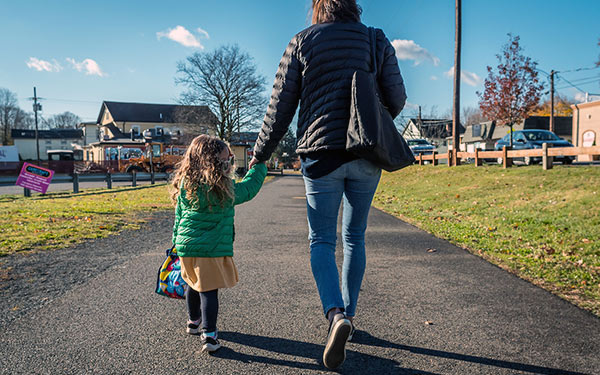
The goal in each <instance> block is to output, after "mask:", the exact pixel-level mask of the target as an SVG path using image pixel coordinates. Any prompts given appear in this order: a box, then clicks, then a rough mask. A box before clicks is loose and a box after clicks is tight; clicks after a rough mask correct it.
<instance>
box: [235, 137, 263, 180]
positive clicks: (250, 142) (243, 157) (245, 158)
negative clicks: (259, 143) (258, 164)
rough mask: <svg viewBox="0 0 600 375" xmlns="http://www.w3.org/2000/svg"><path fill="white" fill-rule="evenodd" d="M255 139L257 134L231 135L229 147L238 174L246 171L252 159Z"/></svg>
mask: <svg viewBox="0 0 600 375" xmlns="http://www.w3.org/2000/svg"><path fill="white" fill-rule="evenodd" d="M256 138H258V132H238V133H233V134H232V135H231V139H230V140H229V147H230V148H231V152H233V154H234V155H235V164H236V165H237V166H238V174H242V173H245V172H246V170H247V169H248V163H249V162H250V159H252V152H253V150H254V144H255V143H256Z"/></svg>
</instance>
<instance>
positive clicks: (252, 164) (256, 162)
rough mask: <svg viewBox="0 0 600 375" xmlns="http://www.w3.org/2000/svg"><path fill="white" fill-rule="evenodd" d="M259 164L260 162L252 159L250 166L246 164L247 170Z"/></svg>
mask: <svg viewBox="0 0 600 375" xmlns="http://www.w3.org/2000/svg"><path fill="white" fill-rule="evenodd" d="M259 163H260V162H259V161H258V159H256V158H255V157H252V160H250V164H248V169H251V168H252V167H253V166H254V165H256V164H259ZM263 163H264V162H263Z"/></svg>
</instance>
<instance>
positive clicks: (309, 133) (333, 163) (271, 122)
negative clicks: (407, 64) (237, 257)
mask: <svg viewBox="0 0 600 375" xmlns="http://www.w3.org/2000/svg"><path fill="white" fill-rule="evenodd" d="M360 14H361V9H360V7H359V6H358V5H357V4H356V0H313V3H312V23H313V25H312V26H310V27H308V28H307V29H305V30H303V31H301V32H299V33H298V34H296V36H294V38H292V40H291V42H290V43H289V45H288V47H287V49H286V50H285V53H284V55H283V57H282V59H281V62H280V64H279V69H278V71H277V75H276V78H275V83H274V85H273V92H272V95H271V101H270V104H269V107H268V110H267V113H266V115H265V118H264V122H263V125H262V129H261V131H260V133H259V136H258V138H257V141H256V146H255V148H254V157H253V159H252V161H251V162H250V166H252V165H254V164H255V163H258V162H262V161H265V160H267V159H269V157H270V155H271V153H272V152H273V150H274V149H275V148H276V147H277V145H278V143H279V141H280V140H281V138H282V137H283V136H284V135H285V133H286V131H287V129H288V126H289V124H290V122H291V121H292V118H293V117H294V114H295V112H296V108H297V106H298V103H299V104H300V110H299V114H298V131H297V134H296V136H297V150H296V151H297V152H298V154H299V155H300V158H301V168H302V174H303V176H304V183H305V187H306V200H307V214H308V225H309V233H310V235H309V239H310V250H311V258H310V262H311V267H312V272H313V276H314V278H315V282H316V284H317V289H318V291H319V296H320V298H321V302H322V304H323V312H324V313H325V316H326V317H327V319H328V320H329V323H330V325H329V333H328V337H327V343H326V346H325V351H324V352H323V363H324V364H325V366H326V367H328V368H336V367H338V366H340V365H341V364H342V363H343V361H344V359H345V345H346V341H347V340H348V339H351V335H352V333H353V332H354V326H353V324H352V321H353V318H354V316H355V313H356V311H355V310H356V302H357V300H358V294H359V290H360V286H361V283H362V279H363V274H364V271H365V264H366V259H365V230H366V228H367V216H368V214H369V208H370V206H371V201H372V199H373V195H374V193H375V190H376V188H377V184H378V182H379V177H380V175H381V170H380V169H379V168H377V167H376V166H374V165H373V164H371V163H370V162H368V161H366V160H364V159H358V158H357V157H356V156H354V155H352V154H350V153H348V152H347V151H346V150H345V145H346V131H347V128H348V122H349V118H350V94H351V83H352V75H353V73H354V72H355V71H357V70H363V71H367V72H368V71H371V47H372V46H371V45H370V40H369V30H368V28H367V27H366V26H365V25H363V24H362V23H361V22H360ZM375 53H376V64H377V72H378V73H377V81H378V83H379V88H380V91H381V95H380V97H381V100H382V102H383V104H384V105H385V106H386V107H387V108H388V110H389V112H390V114H391V115H392V117H396V116H397V115H398V114H399V113H400V111H401V110H402V108H403V107H404V103H405V101H406V94H405V89H404V83H403V80H402V76H401V74H400V70H399V68H398V62H397V60H396V57H395V51H394V48H393V47H392V45H391V44H390V42H389V40H388V39H387V38H386V37H385V35H384V33H383V31H381V30H379V29H376V50H375ZM342 199H343V201H344V205H343V220H342V238H343V243H344V262H343V266H342V283H341V284H342V285H341V289H340V282H339V275H338V270H337V267H336V263H335V245H336V232H337V215H338V210H339V206H340V202H341V201H342Z"/></svg>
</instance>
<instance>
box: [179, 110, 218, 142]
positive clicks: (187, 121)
mask: <svg viewBox="0 0 600 375" xmlns="http://www.w3.org/2000/svg"><path fill="white" fill-rule="evenodd" d="M173 122H176V123H178V124H181V127H182V130H183V135H181V136H178V137H179V138H178V140H177V141H178V143H180V144H188V143H190V142H191V141H192V139H193V138H194V137H196V136H197V135H200V134H208V133H209V132H210V130H211V129H212V130H213V131H216V130H217V124H218V120H217V118H216V117H215V114H214V113H212V112H211V110H210V109H209V108H208V107H207V106H196V105H180V106H178V107H177V108H176V109H175V111H173Z"/></svg>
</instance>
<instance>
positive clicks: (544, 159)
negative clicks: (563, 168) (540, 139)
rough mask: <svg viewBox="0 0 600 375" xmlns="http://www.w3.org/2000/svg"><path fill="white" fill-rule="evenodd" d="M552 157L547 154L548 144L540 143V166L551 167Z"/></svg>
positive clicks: (545, 168)
mask: <svg viewBox="0 0 600 375" xmlns="http://www.w3.org/2000/svg"><path fill="white" fill-rule="evenodd" d="M553 162H554V157H552V156H548V144H547V143H542V167H543V168H544V170H548V169H552V163H553Z"/></svg>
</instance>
